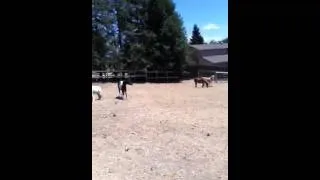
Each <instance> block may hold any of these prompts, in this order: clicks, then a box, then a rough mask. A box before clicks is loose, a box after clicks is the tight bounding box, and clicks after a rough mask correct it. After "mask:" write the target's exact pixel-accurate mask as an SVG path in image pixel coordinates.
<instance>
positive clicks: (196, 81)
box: [194, 77, 209, 87]
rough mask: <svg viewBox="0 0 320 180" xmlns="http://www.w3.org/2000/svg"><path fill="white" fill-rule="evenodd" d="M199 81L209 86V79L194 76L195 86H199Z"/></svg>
mask: <svg viewBox="0 0 320 180" xmlns="http://www.w3.org/2000/svg"><path fill="white" fill-rule="evenodd" d="M198 83H202V87H204V85H206V86H207V87H209V81H208V80H207V79H206V78H203V77H197V78H194V85H195V87H197V84H198Z"/></svg>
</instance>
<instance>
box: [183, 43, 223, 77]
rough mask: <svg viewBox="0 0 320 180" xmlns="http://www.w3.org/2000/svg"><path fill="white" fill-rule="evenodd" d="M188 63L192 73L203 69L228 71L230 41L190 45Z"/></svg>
mask: <svg viewBox="0 0 320 180" xmlns="http://www.w3.org/2000/svg"><path fill="white" fill-rule="evenodd" d="M187 65H188V69H189V71H190V72H193V73H192V74H198V73H199V72H201V71H226V72H228V43H219V44H197V45H189V48H188V55H187Z"/></svg>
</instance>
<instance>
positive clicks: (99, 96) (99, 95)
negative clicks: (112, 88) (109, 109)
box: [97, 91, 102, 100]
mask: <svg viewBox="0 0 320 180" xmlns="http://www.w3.org/2000/svg"><path fill="white" fill-rule="evenodd" d="M97 95H98V100H100V99H101V97H102V96H101V94H100V91H99V92H98V93H97Z"/></svg>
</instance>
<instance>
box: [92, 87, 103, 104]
mask: <svg viewBox="0 0 320 180" xmlns="http://www.w3.org/2000/svg"><path fill="white" fill-rule="evenodd" d="M101 93H102V88H101V87H100V86H92V102H93V101H94V100H95V99H94V97H93V95H94V94H96V95H97V96H98V100H100V99H101V98H102V95H101Z"/></svg>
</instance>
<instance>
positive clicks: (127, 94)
mask: <svg viewBox="0 0 320 180" xmlns="http://www.w3.org/2000/svg"><path fill="white" fill-rule="evenodd" d="M125 93H126V99H128V94H127V90H126V91H125Z"/></svg>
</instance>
